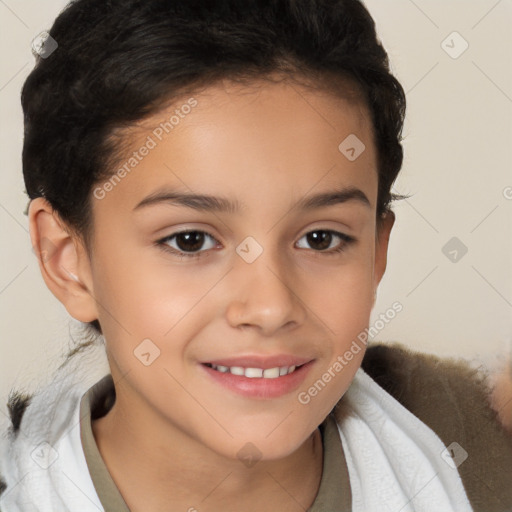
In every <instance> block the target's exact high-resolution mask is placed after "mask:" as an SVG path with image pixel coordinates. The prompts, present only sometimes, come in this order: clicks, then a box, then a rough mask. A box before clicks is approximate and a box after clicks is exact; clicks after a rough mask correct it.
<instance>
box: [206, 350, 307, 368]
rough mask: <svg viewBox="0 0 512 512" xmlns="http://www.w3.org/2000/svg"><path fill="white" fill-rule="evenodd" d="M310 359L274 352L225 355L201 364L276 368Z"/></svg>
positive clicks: (305, 361)
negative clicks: (222, 357) (269, 353)
mask: <svg viewBox="0 0 512 512" xmlns="http://www.w3.org/2000/svg"><path fill="white" fill-rule="evenodd" d="M309 361H312V359H311V358H308V357H298V356H294V355H291V354H276V355H274V356H266V355H246V356H239V357H227V358H224V359H215V360H212V361H204V362H203V363H202V364H205V363H210V364H214V365H215V366H230V367H232V366H241V367H243V368H262V369H263V370H266V369H268V368H276V367H281V366H300V365H302V364H305V363H309Z"/></svg>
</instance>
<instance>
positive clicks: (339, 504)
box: [80, 374, 352, 512]
mask: <svg viewBox="0 0 512 512" xmlns="http://www.w3.org/2000/svg"><path fill="white" fill-rule="evenodd" d="M114 402H115V389H114V383H113V380H112V375H110V374H109V375H106V376H105V377H103V379H101V380H100V381H98V382H97V383H96V384H95V385H94V386H92V387H91V388H90V389H89V390H88V391H87V392H86V393H85V394H84V395H83V397H82V400H81V402H80V437H81V441H82V447H83V450H84V454H85V460H86V462H87V467H88V468H89V473H90V475H91V479H92V482H93V484H94V488H95V490H96V493H97V494H98V497H99V499H100V501H101V504H102V505H103V508H104V509H105V511H106V512H130V509H129V508H128V506H127V505H126V503H125V501H124V499H123V497H122V496H121V493H120V492H119V489H118V488H117V487H116V484H115V483H114V481H113V479H112V476H111V475H110V473H109V471H108V469H107V466H106V465H105V462H104V461H103V459H102V458H101V455H100V452H99V450H98V446H97V445H96V441H95V439H94V434H93V431H92V426H91V421H92V420H94V419H97V418H100V417H102V416H104V415H105V414H107V412H108V411H109V410H110V409H111V407H112V405H113V404H114ZM319 429H320V432H321V434H322V449H323V470H322V478H321V481H320V487H319V489H318V493H317V495H316V498H315V501H314V502H313V504H312V505H311V507H310V508H309V509H308V511H307V512H349V511H350V510H351V506H352V503H351V502H352V499H351V493H350V483H349V476H348V469H347V464H346V461H345V457H344V453H343V448H342V444H341V440H340V435H339V432H338V428H337V426H336V420H335V419H334V416H333V414H332V413H330V414H329V415H328V416H327V417H326V418H325V420H324V421H323V422H322V424H321V425H319Z"/></svg>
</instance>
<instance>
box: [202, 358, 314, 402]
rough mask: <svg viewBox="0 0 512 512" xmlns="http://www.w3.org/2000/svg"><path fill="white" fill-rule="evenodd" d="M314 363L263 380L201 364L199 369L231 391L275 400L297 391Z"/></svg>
mask: <svg viewBox="0 0 512 512" xmlns="http://www.w3.org/2000/svg"><path fill="white" fill-rule="evenodd" d="M313 363H314V361H310V362H309V363H306V364H303V365H302V366H301V367H300V368H296V369H295V371H294V372H292V373H289V374H288V375H283V376H281V377H276V378H275V379H264V378H263V377H254V378H250V377H245V376H243V375H233V374H232V373H230V372H225V373H223V372H219V371H217V370H214V369H213V368H210V367H209V366H206V365H204V364H201V367H202V368H204V370H205V371H206V372H207V373H208V375H210V376H211V377H212V379H214V380H215V381H217V382H218V383H220V384H222V385H223V386H225V387H226V388H228V389H230V390H231V391H233V392H235V393H237V394H239V395H243V396H246V397H251V398H277V397H279V396H282V395H286V394H287V393H290V392H292V391H293V390H295V389H297V388H298V387H299V386H300V385H301V383H302V382H303V381H304V379H305V378H306V375H307V374H308V372H309V370H310V368H311V366H312V365H313Z"/></svg>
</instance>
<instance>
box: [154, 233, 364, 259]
mask: <svg viewBox="0 0 512 512" xmlns="http://www.w3.org/2000/svg"><path fill="white" fill-rule="evenodd" d="M318 231H323V232H326V233H331V234H333V235H335V236H337V237H339V238H341V240H342V241H343V243H341V244H339V245H338V247H336V248H335V249H330V250H328V251H326V250H323V251H315V250H314V249H312V250H313V251H314V252H316V253H319V254H323V255H325V256H336V254H340V253H342V252H343V251H345V249H347V247H348V246H349V245H351V244H353V243H355V242H356V241H357V239H356V238H354V237H353V236H349V235H346V234H345V233H341V232H339V231H336V230H334V229H313V230H312V231H308V232H307V233H305V234H304V235H303V236H301V238H304V237H305V236H306V235H309V234H310V233H316V232H318ZM185 233H203V234H205V235H206V236H208V237H210V238H211V239H212V240H214V241H215V242H217V243H218V240H217V239H216V238H215V237H213V236H212V235H210V234H209V233H207V232H206V231H201V230H199V229H189V230H184V231H178V232H176V233H172V234H171V235H168V236H166V237H165V238H162V239H160V240H157V241H156V242H155V245H156V246H158V247H159V248H160V249H162V250H163V251H165V252H166V253H171V254H173V255H174V256H177V257H179V258H182V259H185V258H190V259H193V258H200V257H204V256H203V253H205V252H207V251H208V250H206V251H204V250H203V251H197V252H193V253H192V252H191V253H187V252H180V251H177V250H176V249H174V248H172V247H169V245H168V244H167V243H166V242H169V241H170V240H172V239H173V238H176V237H177V236H178V235H182V234H185Z"/></svg>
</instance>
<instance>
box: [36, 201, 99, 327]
mask: <svg viewBox="0 0 512 512" xmlns="http://www.w3.org/2000/svg"><path fill="white" fill-rule="evenodd" d="M28 217H29V230H30V240H31V243H32V248H33V251H34V253H35V254H36V256H37V257H38V260H39V269H40V270H41V274H42V276H43V279H44V282H45V283H46V286H48V288H49V290H50V291H51V292H52V293H53V295H55V297H57V299H58V300H59V301H60V302H62V304H63V305H64V307H65V308H66V310H67V311H68V313H69V314H70V315H71V316H72V317H73V318H76V319H77V320H79V321H81V322H91V321H93V320H95V319H97V318H98V313H97V308H96V301H95V300H94V297H93V290H92V276H91V270H90V262H89V257H88V255H87V252H86V250H85V248H84V246H83V244H82V242H81V241H80V240H79V239H78V237H77V236H74V235H73V234H72V231H71V230H70V229H69V228H68V226H66V224H65V223H64V222H63V221H62V220H61V218H60V217H59V215H58V213H57V212H55V210H53V208H52V206H51V205H50V203H49V202H48V201H47V200H46V199H44V198H42V197H37V198H35V199H32V201H31V202H30V205H29V209H28Z"/></svg>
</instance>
